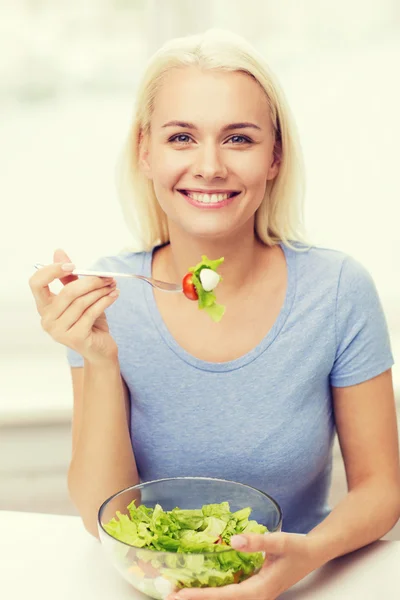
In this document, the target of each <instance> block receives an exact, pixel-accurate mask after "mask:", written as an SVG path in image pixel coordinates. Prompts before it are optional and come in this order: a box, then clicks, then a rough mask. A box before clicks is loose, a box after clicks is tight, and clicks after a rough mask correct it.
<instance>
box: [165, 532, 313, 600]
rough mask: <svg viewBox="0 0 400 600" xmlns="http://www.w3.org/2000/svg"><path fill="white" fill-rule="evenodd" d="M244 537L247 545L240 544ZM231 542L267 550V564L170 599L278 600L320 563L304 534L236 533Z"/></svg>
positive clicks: (242, 549)
mask: <svg viewBox="0 0 400 600" xmlns="http://www.w3.org/2000/svg"><path fill="white" fill-rule="evenodd" d="M241 540H244V541H245V542H246V545H244V546H242V545H240V541H241ZM231 545H232V547H234V548H235V549H236V550H240V552H261V551H262V552H265V555H266V558H265V562H264V565H263V567H262V568H261V570H260V572H259V573H257V575H253V576H252V577H250V578H249V579H247V580H246V581H243V582H242V583H239V584H232V585H227V586H224V587H216V588H202V589H201V588H190V589H183V590H181V591H180V592H175V593H174V594H172V595H170V596H169V597H168V599H167V600H178V599H179V600H275V599H276V598H278V596H279V595H280V594H282V593H283V592H284V591H285V590H287V589H289V588H290V587H291V586H292V585H294V584H295V583H297V582H298V581H300V580H301V579H303V577H305V576H306V575H308V573H311V571H313V570H314V569H315V568H316V567H317V566H319V564H318V563H317V561H316V560H315V556H314V553H313V551H312V545H311V541H310V539H309V538H308V537H307V536H305V535H298V534H292V533H270V534H265V535H261V534H257V533H250V534H246V535H239V536H233V537H232V538H231Z"/></svg>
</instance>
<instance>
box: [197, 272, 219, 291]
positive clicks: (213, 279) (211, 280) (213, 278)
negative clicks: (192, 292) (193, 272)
mask: <svg viewBox="0 0 400 600" xmlns="http://www.w3.org/2000/svg"><path fill="white" fill-rule="evenodd" d="M219 280H220V276H219V275H218V273H216V272H215V271H212V270H211V269H202V270H201V271H200V281H201V285H202V286H203V288H204V290H205V291H206V292H211V291H212V290H213V289H215V288H216V287H217V285H218V283H219Z"/></svg>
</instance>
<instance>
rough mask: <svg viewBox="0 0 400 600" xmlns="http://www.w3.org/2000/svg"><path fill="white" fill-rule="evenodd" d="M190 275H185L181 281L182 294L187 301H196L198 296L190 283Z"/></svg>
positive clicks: (191, 282)
mask: <svg viewBox="0 0 400 600" xmlns="http://www.w3.org/2000/svg"><path fill="white" fill-rule="evenodd" d="M192 277H193V276H192V273H186V275H185V277H184V278H183V280H182V287H183V293H184V294H185V296H186V298H189V300H198V298H199V296H198V293H197V292H196V288H195V287H194V283H193V281H192Z"/></svg>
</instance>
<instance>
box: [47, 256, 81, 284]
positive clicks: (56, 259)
mask: <svg viewBox="0 0 400 600" xmlns="http://www.w3.org/2000/svg"><path fill="white" fill-rule="evenodd" d="M53 262H54V263H70V262H72V261H71V259H70V258H69V256H68V254H67V253H66V252H64V250H63V249H62V248H57V250H55V251H54V254H53ZM76 279H78V277H77V276H76V275H66V276H65V277H60V281H61V283H62V284H63V285H67V283H70V282H71V281H75V280H76Z"/></svg>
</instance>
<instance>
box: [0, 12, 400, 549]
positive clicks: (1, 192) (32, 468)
mask: <svg viewBox="0 0 400 600" xmlns="http://www.w3.org/2000/svg"><path fill="white" fill-rule="evenodd" d="M212 26H215V27H222V28H225V29H229V30H231V31H234V32H237V33H239V34H242V35H243V36H245V37H247V38H248V39H249V40H250V41H251V42H252V43H253V44H254V45H255V46H256V47H257V48H258V49H259V50H260V51H261V52H262V53H263V54H264V55H265V56H266V58H267V60H268V62H269V64H270V66H271V67H272V69H273V70H274V71H275V73H276V74H277V76H278V78H279V80H280V81H281V83H282V85H283V87H284V89H285V91H286V95H287V97H288V99H289V103H290V105H291V107H292V110H293V112H294V114H295V117H296V120H297V123H298V127H299V130H300V135H301V139H302V144H303V149H304V154H305V160H306V167H307V181H308V188H307V198H306V206H305V208H306V224H307V229H308V234H309V237H310V239H311V240H312V241H313V242H314V243H317V244H320V245H323V246H329V247H334V248H337V249H340V250H343V251H345V252H348V253H350V254H352V255H353V256H354V257H356V258H357V259H358V260H360V261H361V262H362V263H363V264H364V265H365V266H366V267H367V268H368V269H369V271H370V272H371V274H372V275H373V277H374V279H375V282H376V285H377V287H378V291H379V293H380V296H381V299H382V303H383V306H384V309H385V312H386V315H387V320H388V323H389V327H390V333H391V339H392V345H393V351H394V355H395V360H397V362H398V361H399V359H400V310H399V306H400V276H399V263H400V252H399V249H398V241H399V217H400V209H399V199H400V180H399V176H398V173H399V168H398V158H399V149H398V140H399V139H400V112H399V106H400V83H399V75H398V66H399V64H400V4H399V2H398V0H335V1H334V2H333V1H329V0H323V1H321V0H304V1H303V2H301V3H299V2H297V0H243V1H237V0H147V1H145V0H85V1H84V2H82V0H68V1H67V0H0V198H1V204H2V218H1V220H0V221H1V224H0V232H1V235H0V251H1V254H2V256H3V267H2V268H3V276H2V283H1V286H0V320H1V323H0V325H1V330H0V355H1V361H0V380H1V385H0V509H2V508H3V509H4V508H5V509H11V510H31V511H39V512H54V513H65V514H68V513H69V514H73V513H75V510H74V508H73V506H72V505H71V503H70V501H69V499H68V494H67V490H66V471H67V466H68V462H69V457H70V420H71V404H72V391H71V382H70V374H69V368H68V365H67V362H66V358H65V350H64V348H63V347H62V346H59V345H57V344H55V343H54V342H52V340H51V339H50V338H49V337H48V336H47V335H46V334H45V333H44V332H43V331H42V330H41V327H40V320H39V317H38V315H37V313H36V309H35V306H34V302H33V298H32V296H31V293H30V290H29V287H28V279H29V277H30V276H31V274H32V273H33V270H34V269H33V264H34V263H35V262H43V263H48V262H51V261H52V255H53V250H54V249H56V248H58V247H62V248H64V249H65V250H66V252H67V253H68V254H69V255H70V257H71V259H72V260H73V261H74V262H75V263H76V264H79V265H80V266H87V265H89V264H90V263H92V262H93V261H94V260H96V259H97V258H98V257H100V256H102V255H105V254H114V253H116V252H118V251H120V250H121V249H122V248H123V247H125V246H128V245H129V244H130V243H131V242H132V240H131V237H130V233H129V231H128V230H127V228H126V226H125V224H124V222H123V219H122V214H121V213H120V209H119V205H118V200H117V195H116V190H115V185H114V175H115V163H116V159H117V156H118V153H119V151H120V147H121V145H122V142H123V140H124V138H125V135H126V132H127V128H128V125H129V122H130V117H131V112H132V103H133V98H134V95H135V90H136V86H137V82H138V79H139V77H140V74H141V72H142V70H143V68H144V65H145V62H146V60H147V58H148V57H149V56H150V55H151V54H152V53H153V52H154V51H155V50H156V49H157V48H158V47H159V46H160V45H161V44H162V43H163V42H164V41H165V40H167V39H168V38H170V37H175V36H181V35H186V34H190V33H195V32H199V31H203V30H204V29H206V28H208V27H212ZM396 73H397V75H396ZM4 257H5V261H4ZM394 378H395V387H396V394H397V397H398V398H400V370H399V367H398V366H397V365H396V366H395V367H394ZM377 401H379V399H377ZM344 493H345V481H344V476H343V467H342V465H341V461H340V457H339V453H338V449H337V447H336V449H335V471H334V485H333V488H332V501H333V502H336V501H337V500H338V499H339V498H340V497H341V496H342V495H343V494H344ZM390 536H392V539H394V537H395V536H397V538H398V539H400V530H399V526H398V527H397V528H396V529H395V530H393V532H392V533H391V534H389V537H390Z"/></svg>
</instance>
